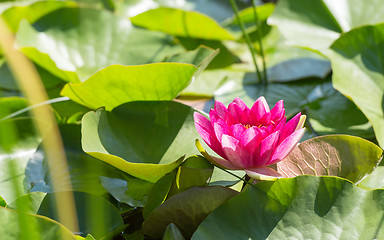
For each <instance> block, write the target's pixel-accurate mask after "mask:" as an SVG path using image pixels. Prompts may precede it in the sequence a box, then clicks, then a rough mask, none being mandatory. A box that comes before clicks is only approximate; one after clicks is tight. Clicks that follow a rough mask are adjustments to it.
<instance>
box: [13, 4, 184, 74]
mask: <svg viewBox="0 0 384 240" xmlns="http://www.w3.org/2000/svg"><path fill="white" fill-rule="evenodd" d="M16 37H17V43H18V46H19V48H20V49H21V50H22V51H23V52H24V54H25V55H27V56H28V57H29V58H30V59H32V60H33V61H34V62H36V63H37V64H38V65H41V66H42V67H44V68H46V69H47V70H48V71H50V72H51V73H53V74H54V75H56V76H58V77H60V78H62V79H64V80H66V81H69V82H80V81H84V80H86V79H87V78H89V77H90V76H92V75H93V74H94V73H96V72H97V71H99V70H101V69H103V68H105V67H107V66H110V65H113V64H122V65H137V64H146V63H152V62H159V61H161V60H162V59H163V58H164V57H165V56H167V55H170V54H175V53H177V52H180V51H182V50H183V49H182V47H180V46H178V45H176V44H175V43H173V40H172V38H171V37H170V36H168V35H166V34H163V33H160V32H154V31H148V30H145V29H139V28H136V27H133V26H132V24H131V22H130V21H129V20H127V19H123V18H119V17H116V16H114V15H113V14H112V13H110V12H108V11H104V10H97V9H87V8H60V9H58V10H56V11H53V12H50V13H48V14H46V15H44V16H43V17H42V18H40V19H38V20H37V21H36V22H34V23H33V25H32V26H31V25H30V24H29V23H28V22H26V21H22V22H21V25H20V27H19V30H18V32H17V36H16Z"/></svg>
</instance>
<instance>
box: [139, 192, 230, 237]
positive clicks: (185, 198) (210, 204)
mask: <svg viewBox="0 0 384 240" xmlns="http://www.w3.org/2000/svg"><path fill="white" fill-rule="evenodd" d="M236 194H237V192H236V191H234V190H231V189H229V188H225V187H219V186H214V187H194V188H190V189H188V190H186V191H184V192H182V193H179V194H177V195H175V196H173V197H171V198H170V199H168V200H167V201H165V202H164V203H163V204H162V205H160V206H159V207H157V208H156V209H155V210H153V212H152V213H151V214H150V215H149V216H148V217H147V218H146V219H145V221H144V223H143V233H144V234H146V235H149V236H151V237H155V238H156V237H157V238H159V237H161V236H163V234H164V232H165V230H166V228H167V226H168V225H169V224H170V223H174V224H175V225H176V226H177V227H178V228H179V229H180V231H181V232H182V233H183V235H184V236H185V237H187V238H188V239H189V238H190V237H191V235H192V233H193V232H194V230H195V229H196V228H197V226H198V225H199V224H200V223H201V222H202V221H203V220H204V218H205V217H206V216H207V215H208V214H209V213H210V212H211V211H213V210H214V209H215V208H217V207H218V206H220V205H221V204H222V203H223V202H225V201H227V200H228V199H230V198H232V197H233V196H235V195H236ZM201 239H207V238H201Z"/></svg>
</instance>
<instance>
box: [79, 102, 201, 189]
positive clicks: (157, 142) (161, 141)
mask: <svg viewBox="0 0 384 240" xmlns="http://www.w3.org/2000/svg"><path fill="white" fill-rule="evenodd" d="M192 113H193V109H192V108H190V107H187V106H185V105H183V104H180V103H177V102H170V101H153V102H151V101H147V102H145V101H143V102H130V103H126V104H123V105H121V106H119V107H117V108H115V109H114V110H113V111H112V112H107V111H104V110H98V111H97V112H89V113H87V114H86V115H85V116H84V118H83V121H82V146H83V150H84V151H85V152H87V153H88V154H90V155H92V156H94V157H96V158H99V159H101V160H103V161H105V162H107V163H109V164H112V165H113V166H115V167H117V168H119V169H120V170H123V171H125V172H127V173H129V174H130V175H132V176H135V177H138V178H142V179H144V180H147V181H150V182H156V181H157V180H158V179H160V178H161V177H162V176H164V175H165V174H166V173H168V172H171V171H172V170H173V169H174V168H176V167H177V166H178V165H179V164H180V163H181V160H182V157H183V156H184V155H194V154H195V153H197V150H196V149H195V147H194V140H195V139H196V138H198V134H197V132H196V131H195V128H194V125H193V117H192V115H193V114H192ZM178 159H179V160H178Z"/></svg>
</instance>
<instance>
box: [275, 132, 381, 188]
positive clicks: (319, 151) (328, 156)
mask: <svg viewBox="0 0 384 240" xmlns="http://www.w3.org/2000/svg"><path fill="white" fill-rule="evenodd" d="M382 154H383V150H381V148H380V147H378V146H377V145H375V144H373V143H371V142H369V141H367V140H365V139H362V138H359V137H354V136H348V135H334V136H323V137H316V138H312V139H309V140H306V141H304V142H302V143H300V144H299V145H298V146H297V147H296V148H295V149H294V150H293V151H292V152H291V153H290V154H289V155H288V156H287V157H286V158H285V159H284V160H283V161H281V162H279V163H277V170H278V172H279V173H280V174H282V176H283V177H296V176H298V175H316V176H324V175H325V176H338V177H343V178H346V179H348V180H350V181H351V182H354V183H357V182H359V181H361V180H362V179H363V178H364V177H366V176H368V175H369V174H370V173H372V171H373V170H374V169H375V168H376V166H377V165H378V164H379V162H380V160H381V158H382Z"/></svg>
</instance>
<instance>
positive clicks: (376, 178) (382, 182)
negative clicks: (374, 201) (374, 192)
mask: <svg viewBox="0 0 384 240" xmlns="http://www.w3.org/2000/svg"><path fill="white" fill-rule="evenodd" d="M383 176H384V167H383V166H378V167H377V168H376V169H375V170H374V171H373V172H372V173H371V174H370V175H369V176H367V177H366V178H364V179H363V180H362V181H361V182H360V183H359V185H358V186H359V187H361V188H364V189H376V188H384V177H383Z"/></svg>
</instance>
